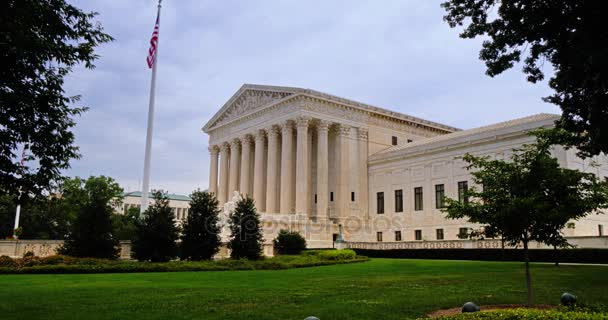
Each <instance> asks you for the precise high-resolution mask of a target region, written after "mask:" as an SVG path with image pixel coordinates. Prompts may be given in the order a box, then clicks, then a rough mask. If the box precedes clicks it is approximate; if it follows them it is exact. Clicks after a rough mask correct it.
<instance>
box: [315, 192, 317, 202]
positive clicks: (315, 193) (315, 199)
mask: <svg viewBox="0 0 608 320" xmlns="http://www.w3.org/2000/svg"><path fill="white" fill-rule="evenodd" d="M315 203H317V194H316V193H315Z"/></svg>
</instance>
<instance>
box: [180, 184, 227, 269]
mask: <svg viewBox="0 0 608 320" xmlns="http://www.w3.org/2000/svg"><path fill="white" fill-rule="evenodd" d="M190 198H191V199H192V200H190V211H189V213H188V217H187V219H186V222H185V223H184V225H183V230H182V236H181V239H182V244H181V259H182V260H186V259H188V260H209V259H211V258H213V256H214V255H215V254H216V253H217V252H218V251H219V248H220V244H221V239H220V236H219V234H220V226H219V214H220V209H219V203H218V201H217V199H216V198H215V195H213V194H212V193H209V192H205V191H200V190H196V191H194V192H193V193H192V194H191V195H190Z"/></svg>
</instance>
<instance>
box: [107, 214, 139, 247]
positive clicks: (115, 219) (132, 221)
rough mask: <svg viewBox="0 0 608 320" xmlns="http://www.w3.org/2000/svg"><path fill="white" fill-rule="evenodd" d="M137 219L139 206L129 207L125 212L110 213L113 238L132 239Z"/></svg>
mask: <svg viewBox="0 0 608 320" xmlns="http://www.w3.org/2000/svg"><path fill="white" fill-rule="evenodd" d="M137 219H139V208H135V207H131V208H129V209H128V210H127V212H126V213H125V214H120V213H114V214H113V215H112V228H113V229H114V238H116V239H119V240H131V239H133V236H134V235H135V228H136V226H135V225H136V223H137Z"/></svg>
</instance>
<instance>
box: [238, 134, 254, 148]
mask: <svg viewBox="0 0 608 320" xmlns="http://www.w3.org/2000/svg"><path fill="white" fill-rule="evenodd" d="M239 140H240V142H241V145H246V144H251V142H253V136H251V135H250V134H246V135H244V136H242V137H240V138H239Z"/></svg>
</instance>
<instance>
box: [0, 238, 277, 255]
mask: <svg viewBox="0 0 608 320" xmlns="http://www.w3.org/2000/svg"><path fill="white" fill-rule="evenodd" d="M61 245H63V240H0V256H9V257H11V258H20V257H23V254H25V253H26V252H33V253H34V255H36V256H39V257H47V256H52V255H55V254H57V249H58V248H59V247H60V246H61ZM262 250H263V254H264V255H265V256H267V257H272V256H274V246H273V244H272V243H265V244H264V247H263V248H262ZM229 257H230V250H229V249H228V246H227V244H226V243H223V244H222V246H221V247H220V251H219V252H218V253H217V255H216V256H215V257H214V258H215V259H225V258H229ZM120 259H126V260H128V259H131V241H120Z"/></svg>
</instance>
